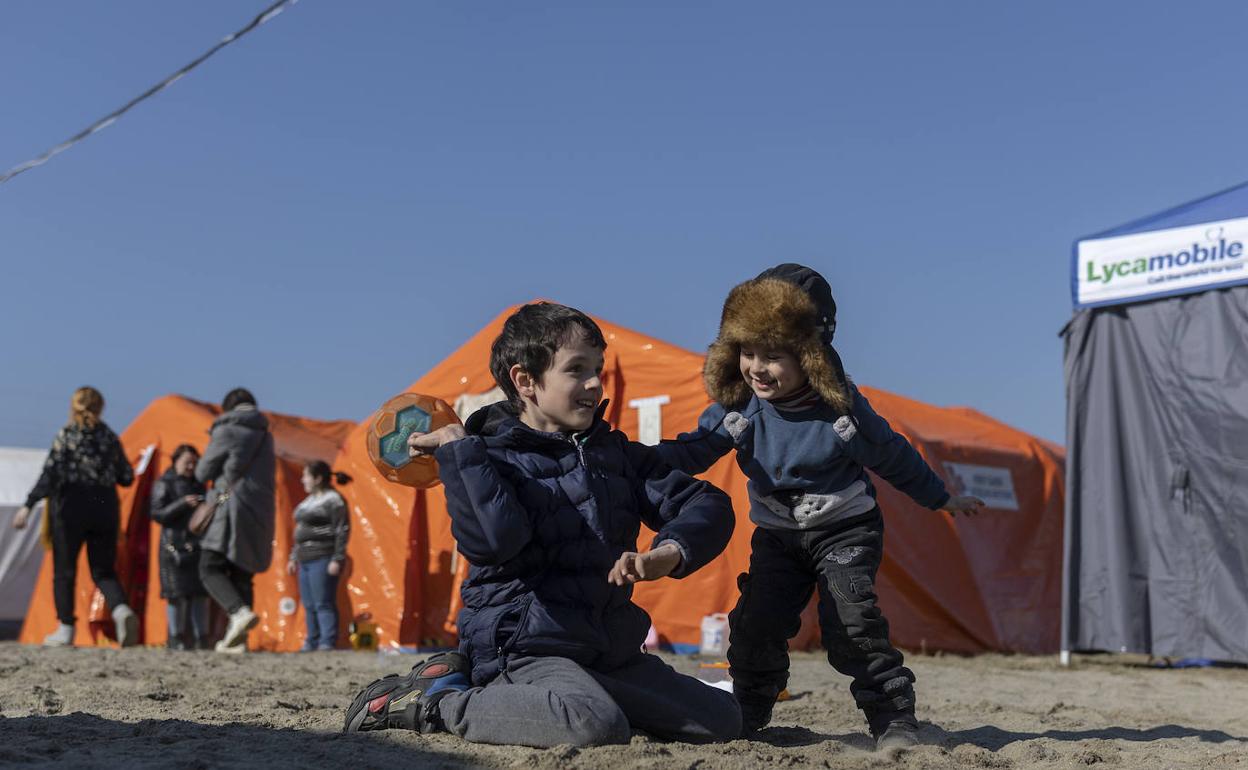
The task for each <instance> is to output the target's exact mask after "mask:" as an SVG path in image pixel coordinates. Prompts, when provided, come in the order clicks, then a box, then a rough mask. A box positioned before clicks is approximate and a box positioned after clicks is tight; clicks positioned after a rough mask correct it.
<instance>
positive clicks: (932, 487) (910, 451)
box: [837, 387, 984, 513]
mask: <svg viewBox="0 0 1248 770" xmlns="http://www.w3.org/2000/svg"><path fill="white" fill-rule="evenodd" d="M853 417H854V419H853V421H852V422H851V421H849V420H845V421H844V422H838V427H837V430H838V432H841V431H842V426H843V427H844V431H846V432H852V433H854V434H860V435H856V436H854V435H851V436H850V437H849V438H848V439H846V443H847V444H848V445H849V446H850V447H851V451H852V452H853V453H855V454H856V455H857V456H858V458H859V460H860V461H861V462H862V464H863V465H865V466H867V467H868V468H870V469H871V470H873V471H875V472H876V473H878V474H879V475H880V477H881V478H883V479H884V480H886V481H887V482H888V483H890V484H892V485H893V486H894V487H897V488H898V489H900V490H901V491H902V492H905V493H906V494H907V495H909V496H910V497H912V498H913V499H914V501H915V502H917V503H918V504H919V505H922V506H923V507H925V508H931V509H932V510H946V511H949V512H951V513H975V512H977V511H978V509H979V507H980V506H982V505H983V504H984V501H983V500H980V499H979V498H977V497H969V496H964V495H956V496H954V495H950V494H949V492H948V490H946V489H945V482H944V481H941V479H940V477H939V476H937V475H936V472H935V471H933V470H932V468H931V466H929V465H928V464H927V462H926V461H925V460H924V459H923V457H922V455H920V454H919V453H918V451H917V450H916V449H915V448H914V447H913V446H911V445H910V442H909V441H907V440H906V438H905V436H902V435H901V434H899V433H897V432H895V431H894V430H893V429H892V426H890V425H889V424H888V421H887V420H885V419H884V418H883V417H881V416H880V415H878V414H877V413H876V412H875V410H874V409H872V408H871V402H869V401H867V397H866V396H864V395H862V393H860V392H859V391H858V388H856V387H855V388H853ZM842 438H845V433H842Z"/></svg>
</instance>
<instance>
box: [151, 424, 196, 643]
mask: <svg viewBox="0 0 1248 770" xmlns="http://www.w3.org/2000/svg"><path fill="white" fill-rule="evenodd" d="M198 461H199V452H198V451H196V449H195V447H193V446H191V445H190V444H182V445H181V446H179V447H178V448H177V449H175V450H173V464H172V465H170V466H169V470H167V471H165V473H164V475H162V476H161V477H160V478H159V479H157V480H156V484H155V485H153V487H152V520H153V521H155V522H156V523H157V524H159V525H160V527H161V529H160V598H162V599H164V600H165V601H166V602H167V605H166V608H165V609H166V613H167V618H168V628H169V641H168V642H167V645H168V647H169V649H171V650H185V649H187V647H188V639H187V638H186V635H187V631H188V630H189V631H190V632H191V634H192V635H191V638H190V640H189V646H190V647H192V648H199V649H203V648H204V647H205V645H206V643H207V641H208V592H207V591H205V590H204V584H203V582H202V581H200V579H199V538H197V537H195V536H194V535H192V534H191V533H190V532H188V531H187V529H186V525H187V524H188V523H190V520H191V514H192V513H193V512H194V511H195V507H196V506H198V505H199V504H200V503H201V502H203V500H204V493H205V492H206V487H205V486H204V485H203V484H201V483H200V482H199V480H197V479H196V478H195V463H197V462H198Z"/></svg>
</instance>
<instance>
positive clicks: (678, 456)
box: [654, 404, 745, 474]
mask: <svg viewBox="0 0 1248 770" xmlns="http://www.w3.org/2000/svg"><path fill="white" fill-rule="evenodd" d="M734 414H735V413H734ZM727 417H728V411H727V410H726V409H724V408H723V407H722V406H720V405H719V404H711V405H710V406H708V407H707V408H706V410H705V411H703V412H702V416H701V417H699V418H698V427H697V428H696V429H694V430H692V431H690V432H689V433H682V434H680V435H679V436H677V437H676V438H674V439H666V440H664V441H662V442H660V443H659V445H658V446H656V447H654V450H655V451H656V452H658V454H659V456H660V457H662V458H663V462H665V463H667V464H668V465H670V466H671V467H673V468H676V469H678V470H682V471H684V472H685V473H689V474H698V473H702V472H703V471H705V470H706V469H707V468H709V467H711V466H712V465H714V464H715V461H716V460H718V459H719V458H721V457H723V456H724V455H726V454H728V451H729V450H731V449H732V448H733V447H734V446H735V445H736V443H735V441H734V440H733V434H732V433H731V432H730V431H729V430H728V427H727V426H725V424H724V421H725V418H727ZM728 419H729V421H730V422H733V424H734V425H737V424H738V423H737V422H736V421H737V420H740V425H742V427H744V424H745V422H744V420H743V419H741V418H740V415H737V417H736V418H728ZM738 435H740V433H739V432H738Z"/></svg>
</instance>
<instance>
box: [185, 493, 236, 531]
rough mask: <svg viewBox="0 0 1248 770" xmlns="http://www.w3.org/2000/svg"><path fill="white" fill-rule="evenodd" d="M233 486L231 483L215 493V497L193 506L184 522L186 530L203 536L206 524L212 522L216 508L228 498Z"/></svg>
mask: <svg viewBox="0 0 1248 770" xmlns="http://www.w3.org/2000/svg"><path fill="white" fill-rule="evenodd" d="M233 487H234V485H233V484H231V485H229V486H228V487H226V488H225V490H224V491H222V492H221V494H219V495H217V496H216V499H214V500H205V501H203V502H202V503H200V504H199V505H197V506H195V510H194V511H193V512H192V513H191V520H190V521H189V522H187V524H186V530H187V531H188V532H190V533H191V534H192V535H194V536H195V537H203V536H204V533H205V532H207V531H208V525H210V524H212V519H213V517H214V516H216V515H217V509H218V508H220V507H221V506H222V505H224V504H225V503H226V501H227V500H229V499H230V490H231V489H233Z"/></svg>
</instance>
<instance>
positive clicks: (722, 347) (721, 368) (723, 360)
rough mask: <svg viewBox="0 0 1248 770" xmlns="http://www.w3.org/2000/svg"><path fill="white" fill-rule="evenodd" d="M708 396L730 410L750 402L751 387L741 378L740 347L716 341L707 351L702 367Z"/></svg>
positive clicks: (721, 340)
mask: <svg viewBox="0 0 1248 770" xmlns="http://www.w3.org/2000/svg"><path fill="white" fill-rule="evenodd" d="M702 380H703V382H704V383H705V384H706V394H707V395H708V396H710V397H711V400H713V401H716V402H718V403H720V404H722V405H723V406H725V407H727V408H729V409H736V408H740V407H742V406H744V405H745V404H746V402H748V401H749V400H750V386H749V385H747V384H746V382H745V378H744V377H742V376H741V351H740V346H739V345H737V344H736V343H733V342H728V341H726V340H723V339H719V340H716V341H715V342H714V343H712V344H711V347H710V349H709V350H707V351H706V363H705V364H704V365H703V367H702Z"/></svg>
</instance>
